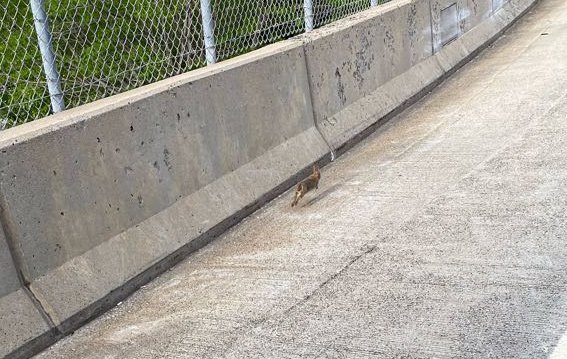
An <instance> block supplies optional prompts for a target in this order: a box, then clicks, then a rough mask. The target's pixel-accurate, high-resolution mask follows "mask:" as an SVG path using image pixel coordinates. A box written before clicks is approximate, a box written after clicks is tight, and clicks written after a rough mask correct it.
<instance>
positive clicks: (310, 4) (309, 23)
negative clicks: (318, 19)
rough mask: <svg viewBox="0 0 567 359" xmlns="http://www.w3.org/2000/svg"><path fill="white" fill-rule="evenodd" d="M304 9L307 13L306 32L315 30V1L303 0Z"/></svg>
mask: <svg viewBox="0 0 567 359" xmlns="http://www.w3.org/2000/svg"><path fill="white" fill-rule="evenodd" d="M303 9H304V13H305V32H309V31H312V30H313V1H312V0H303Z"/></svg>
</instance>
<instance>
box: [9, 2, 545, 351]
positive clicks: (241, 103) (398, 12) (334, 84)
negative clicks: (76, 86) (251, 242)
mask: <svg viewBox="0 0 567 359" xmlns="http://www.w3.org/2000/svg"><path fill="white" fill-rule="evenodd" d="M535 1H536V0H509V1H507V2H497V4H496V5H494V4H495V2H493V1H492V0H399V1H392V2H391V3H388V4H386V5H383V6H380V7H377V8H373V9H370V10H368V11H366V12H364V13H360V14H357V15H355V16H353V17H351V18H348V19H345V20H342V21H338V22H336V23H334V24H332V25H330V26H327V27H324V28H321V29H318V30H316V31H313V32H312V33H310V34H307V35H302V36H300V37H297V38H295V39H291V40H287V41H283V42H281V43H279V44H275V45H271V46H268V47H266V48H263V49H260V50H258V51H254V52H252V53H250V54H247V55H244V56H241V57H238V58H235V59H232V60H229V61H225V62H222V63H220V64H216V65H214V66H211V67H207V68H205V69H200V70H196V71H193V72H191V73H188V74H184V75H180V76H177V77H175V78H171V79H168V80H165V81H161V82H159V83H155V84H152V85H149V86H145V87H143V88H140V89H136V90H133V91H130V92H128V93H124V94H121V95H118V96H113V97H111V98H107V99H105V100H101V101H98V102H95V103H92V104H89V105H86V106H81V107H78V108H75V109H72V110H69V111H65V112H63V113H60V114H57V115H55V116H52V117H49V118H46V119H43V120H39V121H35V122H32V123H30V124H26V125H22V126H19V127H16V128H14V129H10V130H7V131H4V132H1V133H0V202H1V203H0V205H1V207H2V211H1V212H0V220H1V222H2V228H3V229H4V233H6V236H5V237H6V238H4V237H1V238H0V266H1V267H0V269H2V272H1V273H0V275H1V277H0V280H1V282H0V284H1V287H0V319H3V320H2V324H0V330H1V331H2V333H3V336H0V346H1V347H2V350H3V352H0V354H6V353H10V352H11V353H12V355H14V356H26V355H28V354H30V353H33V352H35V351H37V350H39V349H41V348H43V347H45V346H46V345H48V344H50V343H51V342H53V341H54V340H56V339H57V338H59V337H61V336H62V335H65V334H67V333H69V332H71V331H73V330H74V329H75V328H77V327H78V326H79V325H81V324H82V323H84V322H85V321H87V320H89V319H90V318H92V317H94V316H96V315H98V314H99V313H101V312H103V311H105V310H106V309H108V308H110V307H111V306H113V305H115V304H116V303H117V302H118V301H120V300H122V299H123V298H124V297H125V296H127V295H128V294H129V293H131V292H132V291H134V290H135V289H136V288H138V287H139V286H140V285H142V284H144V283H145V282H147V281H148V280H150V279H151V278H153V277H154V276H155V275H157V274H159V273H161V272H162V271H163V270H165V269H167V268H169V267H171V266H172V265H173V264H175V263H176V262H177V261H179V260H180V259H181V258H183V257H184V256H185V255H187V254H188V253H190V252H191V251H194V250H196V249H198V248H200V247H201V246H203V245H204V244H205V243H207V242H208V241H209V240H211V239H212V238H214V237H215V236H216V235H218V234H220V233H222V232H223V231H224V230H226V229H227V228H229V227H230V226H231V225H233V224H234V223H236V222H238V221H239V220H240V219H242V218H243V217H244V216H246V215H247V214H249V213H251V212H252V211H253V210H255V209H256V208H258V207H259V206H260V205H261V204H262V203H265V201H267V200H269V199H271V198H273V197H274V196H275V195H277V194H279V193H281V192H283V191H284V190H285V189H286V188H289V186H290V185H291V184H293V183H294V182H295V180H297V179H298V178H299V177H300V176H301V175H303V174H305V173H306V171H307V167H308V166H309V165H310V164H311V163H312V162H314V161H317V160H320V159H321V158H323V156H325V154H326V153H328V146H327V144H326V142H325V139H326V140H328V142H330V143H331V145H332V146H333V147H335V148H341V147H343V148H344V147H345V146H346V145H347V144H349V143H353V142H354V141H356V140H357V139H358V138H360V136H361V134H364V133H367V132H368V131H369V129H371V128H372V126H374V125H375V124H376V123H379V122H380V121H381V120H383V119H386V118H388V117H389V116H392V115H393V114H395V113H396V111H399V110H400V109H403V108H404V106H407V104H409V103H411V101H413V100H415V99H417V98H418V97H419V96H421V95H423V94H425V93H426V92H427V91H429V90H430V89H431V88H432V87H433V86H434V85H436V84H437V83H439V82H440V81H442V80H443V79H444V78H445V77H446V76H447V75H448V74H450V73H451V72H452V71H454V70H455V69H456V68H458V67H459V66H460V65H461V64H463V63H464V62H466V61H467V60H468V59H469V58H470V57H471V56H473V55H474V54H476V52H478V51H479V50H480V49H482V48H483V46H486V44H487V43H489V42H490V41H491V40H492V39H494V38H495V37H496V36H497V35H498V34H499V33H500V32H502V31H503V30H504V29H505V28H506V27H507V26H509V25H510V24H511V23H512V22H513V21H514V19H516V18H517V17H518V16H520V15H521V14H522V13H523V12H524V11H525V10H526V9H528V7H529V6H530V5H531V4H533V3H534V2H535ZM318 128H319V129H320V130H321V133H322V134H323V135H324V136H323V137H322V136H321V133H320V132H319V131H318ZM6 243H8V244H10V246H7V244H6ZM8 249H9V250H8ZM12 258H13V259H14V261H13V263H12ZM14 264H15V267H16V268H15V269H14ZM20 283H23V284H24V285H25V287H22V286H21V285H20ZM14 323H19V324H20V325H19V326H18V325H15V324H14ZM47 323H49V325H48V324H47ZM9 329H13V331H10V330H9Z"/></svg>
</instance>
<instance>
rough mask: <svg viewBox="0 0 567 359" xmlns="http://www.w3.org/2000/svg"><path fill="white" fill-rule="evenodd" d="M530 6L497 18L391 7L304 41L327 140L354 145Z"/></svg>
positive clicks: (511, 5)
mask: <svg viewBox="0 0 567 359" xmlns="http://www.w3.org/2000/svg"><path fill="white" fill-rule="evenodd" d="M533 3H534V1H533V0H510V1H508V2H506V3H504V4H503V5H502V6H501V7H499V8H498V10H497V11H494V8H493V5H492V0H401V1H393V2H391V3H387V4H385V5H384V6H380V7H378V8H376V9H372V10H369V11H367V12H365V13H363V14H360V15H357V16H356V17H354V20H353V19H350V18H349V19H345V20H343V21H338V22H337V23H335V24H334V25H333V26H329V27H326V28H322V29H318V30H316V31H314V32H312V33H309V34H306V35H303V36H302V38H303V39H304V41H305V42H306V44H305V53H306V57H305V59H306V61H307V67H308V72H309V80H310V85H311V92H312V99H313V108H314V110H315V119H316V121H317V122H318V124H319V127H320V128H321V130H322V133H323V135H324V136H325V138H327V139H328V140H329V142H330V143H331V145H332V146H333V147H340V146H342V145H343V144H345V143H347V142H349V141H350V140H351V139H352V138H353V137H354V136H356V135H357V134H358V133H360V132H361V131H363V130H364V129H366V128H367V127H369V126H371V125H372V124H374V123H375V122H376V121H377V120H379V119H381V118H383V117H384V116H386V115H389V114H390V113H391V112H392V111H394V110H395V109H397V108H398V107H399V106H400V104H403V103H405V102H407V101H410V100H411V99H412V98H414V97H415V96H419V95H420V94H422V92H423V91H424V89H428V88H430V87H432V86H434V85H435V84H436V83H438V82H439V81H441V80H442V79H443V78H444V77H446V76H448V75H449V74H451V73H452V71H454V70H455V68H458V67H459V66H460V65H462V64H464V63H466V61H468V59H470V58H471V57H473V56H474V55H476V53H477V52H478V51H479V49H480V48H482V47H483V46H484V45H485V44H486V43H488V42H489V41H490V40H491V39H494V38H495V37H497V36H498V35H499V34H500V33H501V32H502V31H503V30H504V29H506V28H507V27H508V26H509V25H510V24H511V23H512V22H513V20H514V19H516V18H517V17H519V16H520V15H521V14H522V13H523V12H525V11H526V10H527V9H528V8H529V7H530V6H532V5H533ZM353 54H354V55H353ZM321 59H326V61H321Z"/></svg>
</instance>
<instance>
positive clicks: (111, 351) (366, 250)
mask: <svg viewBox="0 0 567 359" xmlns="http://www.w3.org/2000/svg"><path fill="white" fill-rule="evenodd" d="M566 25H567V3H565V2H564V1H563V0H541V1H540V4H539V5H537V6H536V8H535V9H533V10H532V11H531V12H530V13H529V14H528V15H527V17H526V18H524V19H523V20H521V22H520V23H519V24H518V26H516V27H514V28H513V29H512V30H511V31H509V32H508V33H507V34H506V36H505V37H504V38H502V39H501V40H500V41H499V42H498V43H497V44H496V45H495V46H494V47H493V48H491V49H489V50H487V51H486V52H484V53H483V54H482V55H481V56H480V57H479V58H478V59H476V60H474V61H473V62H472V63H470V64H469V65H467V66H466V67H464V68H463V69H462V70H460V71H459V72H458V73H457V74H456V75H455V76H454V77H453V78H451V79H450V80H449V81H447V82H446V83H445V84H443V85H442V86H441V87H440V88H438V89H437V90H435V91H434V92H433V93H432V94H431V95H430V96H428V97H427V98H425V99H424V100H422V101H420V102H419V103H418V104H417V105H416V106H414V107H412V108H410V109H408V110H407V111H405V112H404V113H403V114H402V115H400V116H398V117H396V118H395V119H393V120H392V121H390V122H389V123H387V124H386V125H384V126H383V127H381V128H380V129H379V131H378V132H377V133H375V134H374V135H372V136H371V137H370V138H369V139H368V140H366V141H365V142H364V143H362V144H361V145H360V146H358V147H356V148H355V149H353V150H351V151H350V152H349V153H347V154H345V155H344V156H342V157H340V158H339V159H338V160H337V161H336V162H334V163H333V164H332V165H330V166H328V167H326V168H324V169H323V172H322V175H323V179H322V182H321V186H320V188H319V191H318V192H317V193H314V194H310V195H308V196H307V197H306V198H305V201H304V202H303V203H302V205H301V206H300V207H299V208H297V209H293V210H292V209H291V208H290V207H289V202H290V200H291V193H287V194H286V195H285V196H282V198H280V199H278V200H275V201H273V202H272V203H270V204H269V205H268V206H266V207H264V208H263V209H262V210H260V211H258V212H256V213H255V214H254V215H253V216H252V217H250V218H249V219H248V220H246V221H245V222H243V223H242V224H240V225H238V226H237V227H235V228H234V229H233V230H231V231H230V232H229V233H227V234H226V235H223V236H222V237H221V238H219V239H218V240H216V241H214V242H213V243H211V244H210V245H208V246H207V247H205V248H204V249H202V250H200V251H199V252H197V253H196V254H195V255H193V256H191V257H190V258H189V259H188V260H186V261H184V262H183V263H182V264H180V265H178V266H177V267H175V268H174V269H173V270H172V271H170V272H168V273H166V274H164V275H162V276H161V277H160V278H159V279H157V280H156V281H154V282H152V283H150V284H149V285H147V286H146V287H145V288H144V289H142V290H141V291H139V292H137V293H136V294H134V295H133V296H132V297H131V298H130V299H129V300H127V301H126V302H124V303H123V304H122V305H120V306H119V307H117V308H116V309H114V310H112V311H111V312H109V313H107V314H106V315H104V316H103V317H102V318H100V319H98V320H96V321H94V322H92V323H91V324H89V325H87V326H86V327H84V328H82V329H80V330H78V331H77V332H76V333H75V334H74V335H73V336H70V337H68V338H66V339H64V340H63V341H61V342H60V343H58V344H56V345H55V346H54V347H52V348H51V349H50V350H48V351H46V352H45V353H43V354H42V355H40V356H39V357H40V358H50V359H51V358H71V357H73V358H75V357H80V358H103V357H104V358H221V357H222V358H384V357H436V358H455V357H461V358H463V357H466V358H468V357H475V358H479V357H480V358H487V357H496V358H547V357H554V358H564V357H565V355H567V352H565V351H563V352H561V350H565V348H567V344H565V343H567V336H566V335H565V333H566V332H567V245H566V244H567V243H566V241H567V240H566V238H567V225H566V223H567V212H566V211H565V208H566V206H567V190H566V188H567V121H566V118H567V61H565V54H566V53H567V26H566ZM542 34H546V35H542ZM561 348H563V349H561Z"/></svg>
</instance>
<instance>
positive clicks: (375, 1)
mask: <svg viewBox="0 0 567 359" xmlns="http://www.w3.org/2000/svg"><path fill="white" fill-rule="evenodd" d="M370 6H378V0H370Z"/></svg>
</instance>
